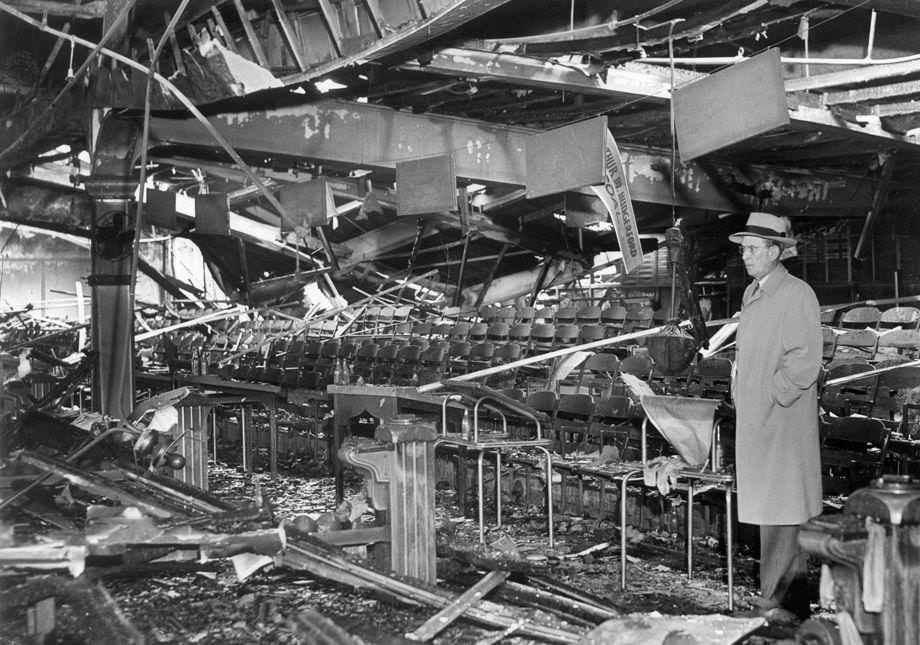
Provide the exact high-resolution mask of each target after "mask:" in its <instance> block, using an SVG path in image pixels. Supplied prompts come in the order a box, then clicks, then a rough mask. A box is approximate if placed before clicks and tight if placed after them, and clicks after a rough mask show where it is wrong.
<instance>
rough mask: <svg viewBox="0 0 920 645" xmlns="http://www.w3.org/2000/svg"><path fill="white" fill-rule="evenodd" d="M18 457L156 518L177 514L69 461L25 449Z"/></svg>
mask: <svg viewBox="0 0 920 645" xmlns="http://www.w3.org/2000/svg"><path fill="white" fill-rule="evenodd" d="M17 458H18V460H19V461H21V462H23V463H26V464H29V465H30V466H35V467H36V468H38V469H39V470H41V471H43V472H48V473H52V474H55V475H58V476H59V477H61V478H63V479H65V480H67V481H68V482H70V483H71V484H73V485H74V486H77V487H78V488H82V489H83V490H85V491H87V492H88V493H92V494H94V495H99V496H101V497H105V498H108V499H110V500H112V501H116V502H120V503H122V504H124V505H125V506H137V507H138V508H139V509H140V510H141V511H143V512H144V513H147V514H148V515H151V516H153V517H155V518H158V519H168V518H170V517H172V516H173V515H175V509H172V508H169V507H168V506H166V505H164V504H161V503H159V502H157V501H151V500H149V499H144V498H141V497H139V496H138V495H135V494H134V493H132V492H129V491H127V490H125V489H123V488H121V487H119V486H117V485H115V484H113V483H112V482H110V481H109V480H107V479H106V478H105V477H102V476H100V475H97V474H95V473H93V472H88V471H85V470H82V469H80V468H77V467H76V466H74V465H72V464H69V463H67V462H63V461H60V460H58V459H54V458H53V457H48V456H45V455H39V454H38V453H34V452H29V451H25V450H24V451H22V452H20V453H19V455H18V456H17Z"/></svg>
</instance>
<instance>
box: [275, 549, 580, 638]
mask: <svg viewBox="0 0 920 645" xmlns="http://www.w3.org/2000/svg"><path fill="white" fill-rule="evenodd" d="M283 562H284V564H286V565H287V566H289V567H291V568H293V569H301V570H304V571H308V572H309V573H311V574H312V575H315V576H319V577H322V578H325V579H327V580H332V581H334V582H336V583H339V584H346V585H350V586H353V587H356V588H359V589H367V588H370V589H374V590H376V591H377V592H378V593H381V594H383V595H384V596H385V597H387V598H389V599H391V600H394V601H396V602H399V603H409V604H411V605H427V606H430V607H446V606H447V605H449V604H450V603H451V602H452V600H453V598H451V597H450V596H449V594H447V592H444V591H442V590H441V589H438V588H437V587H432V586H430V585H425V584H423V583H418V582H416V583H414V584H412V583H409V582H407V581H405V580H403V579H401V578H397V577H396V576H393V575H387V574H384V573H381V572H379V571H374V570H373V569H368V568H365V567H362V566H360V565H358V564H355V563H353V562H349V561H348V560H346V559H345V557H344V556H342V555H339V554H338V553H336V552H334V551H332V550H331V548H330V547H326V546H324V545H323V544H322V543H321V542H319V541H318V540H316V539H315V538H311V537H309V536H308V537H307V538H303V539H294V540H290V539H289V540H288V545H287V548H286V549H285V551H284V554H283ZM465 615H466V617H467V618H469V619H471V620H474V621H476V622H478V623H481V624H484V625H489V626H491V627H498V628H501V629H507V628H508V627H510V626H512V625H514V624H516V623H517V622H519V618H520V616H517V615H512V614H511V613H510V612H509V611H507V609H505V608H504V607H503V606H501V605H498V604H496V603H494V602H489V601H483V602H482V606H481V607H470V608H469V609H468V610H467V612H466V614H465ZM519 631H520V633H521V635H522V636H527V637H530V638H537V639H540V640H543V641H546V642H550V643H575V642H577V641H578V639H579V638H580V636H581V635H580V634H579V633H575V632H571V631H565V630H562V629H557V628H554V627H547V626H544V625H534V624H526V625H522V626H520V627H519Z"/></svg>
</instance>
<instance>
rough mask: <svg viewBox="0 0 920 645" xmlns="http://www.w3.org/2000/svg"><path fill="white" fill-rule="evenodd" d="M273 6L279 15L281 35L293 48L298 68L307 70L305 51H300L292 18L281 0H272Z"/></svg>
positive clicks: (292, 51) (303, 70) (291, 48)
mask: <svg viewBox="0 0 920 645" xmlns="http://www.w3.org/2000/svg"><path fill="white" fill-rule="evenodd" d="M272 7H274V9H275V15H277V16H278V26H279V27H281V35H282V36H284V40H285V42H287V45H288V47H289V48H290V50H291V55H292V56H293V57H294V62H295V63H297V69H298V70H300V71H301V72H305V71H307V65H306V63H304V60H303V53H302V52H301V51H300V43H298V42H297V39H296V38H295V37H294V27H293V26H292V25H291V19H290V18H288V15H287V13H286V12H285V10H284V6H283V5H282V4H281V0H272Z"/></svg>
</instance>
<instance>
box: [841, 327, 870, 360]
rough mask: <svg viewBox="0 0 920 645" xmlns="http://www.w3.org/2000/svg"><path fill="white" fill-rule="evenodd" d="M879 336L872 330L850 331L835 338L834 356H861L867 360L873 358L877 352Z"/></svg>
mask: <svg viewBox="0 0 920 645" xmlns="http://www.w3.org/2000/svg"><path fill="white" fill-rule="evenodd" d="M878 340H879V334H877V333H876V332H875V331H874V330H873V329H851V330H848V331H845V332H843V333H842V334H840V335H839V336H838V337H837V347H836V349H835V350H834V356H835V357H837V356H840V355H842V354H849V355H854V354H855V355H857V356H862V357H864V358H867V359H870V360H871V359H872V358H875V353H876V351H878Z"/></svg>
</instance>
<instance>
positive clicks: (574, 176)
mask: <svg viewBox="0 0 920 645" xmlns="http://www.w3.org/2000/svg"><path fill="white" fill-rule="evenodd" d="M607 131H608V130H607V117H606V116H599V117H595V118H593V119H588V120H587V121H580V122H578V123H573V124H571V125H565V126H562V127H561V128H556V129H554V130H547V131H546V132H538V133H536V134H532V135H530V136H529V137H528V138H527V147H526V150H525V153H526V160H527V199H534V198H535V197H542V196H543V195H552V194H555V193H562V192H565V191H567V190H575V189H577V188H582V187H584V186H591V185H592V184H599V183H601V182H603V181H604V133H605V132H607Z"/></svg>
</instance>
